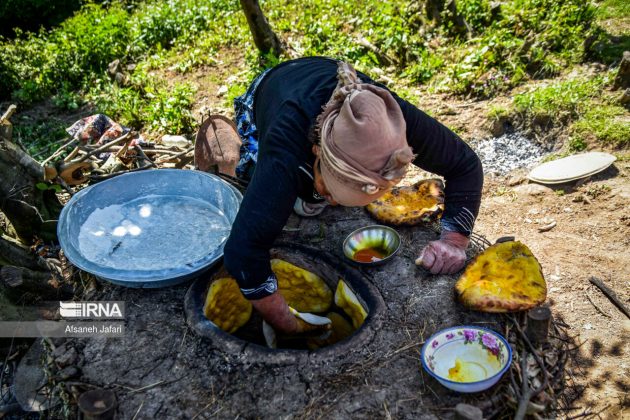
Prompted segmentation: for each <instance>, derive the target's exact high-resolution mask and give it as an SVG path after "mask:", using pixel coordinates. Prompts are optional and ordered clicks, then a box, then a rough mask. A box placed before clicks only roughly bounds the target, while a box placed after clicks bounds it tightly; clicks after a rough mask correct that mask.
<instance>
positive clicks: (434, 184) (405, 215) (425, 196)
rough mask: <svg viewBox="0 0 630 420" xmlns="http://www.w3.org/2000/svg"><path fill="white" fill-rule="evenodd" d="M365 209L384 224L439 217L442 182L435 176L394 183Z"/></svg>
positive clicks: (441, 203) (442, 201)
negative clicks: (414, 182) (401, 183)
mask: <svg viewBox="0 0 630 420" xmlns="http://www.w3.org/2000/svg"><path fill="white" fill-rule="evenodd" d="M366 209H367V211H368V212H369V213H370V214H371V215H372V217H374V218H375V219H376V220H378V221H379V222H381V223H385V224H388V225H394V226H401V225H407V226H414V225H418V224H421V223H428V222H431V221H434V220H436V219H438V218H440V217H441V215H442V212H443V211H444V185H443V184H442V181H440V180H438V179H424V180H422V181H419V182H417V183H416V184H414V185H412V186H410V187H394V188H392V190H391V191H390V192H388V193H386V194H385V195H383V196H382V197H381V198H379V199H378V200H376V201H374V202H372V203H370V204H368V205H367V206H366Z"/></svg>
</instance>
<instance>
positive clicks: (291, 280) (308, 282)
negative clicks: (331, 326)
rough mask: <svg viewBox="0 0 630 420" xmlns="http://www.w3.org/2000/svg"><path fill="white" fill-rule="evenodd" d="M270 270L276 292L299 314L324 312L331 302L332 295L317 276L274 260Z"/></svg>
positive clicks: (287, 263) (285, 262)
mask: <svg viewBox="0 0 630 420" xmlns="http://www.w3.org/2000/svg"><path fill="white" fill-rule="evenodd" d="M271 270H272V271H273V272H274V274H275V275H276V278H277V279H278V291H279V292H280V294H281V295H282V297H284V299H285V300H286V301H287V304H288V305H289V306H291V307H292V308H295V309H296V310H297V311H299V312H315V313H321V312H326V311H327V310H328V309H329V308H330V305H331V304H332V300H333V293H332V290H330V287H328V285H327V284H326V282H325V281H324V280H323V279H322V278H321V277H319V276H318V275H317V274H314V273H311V272H310V271H307V270H305V269H303V268H300V267H298V266H295V265H293V264H291V263H289V262H287V261H284V260H281V259H277V258H274V259H272V260H271Z"/></svg>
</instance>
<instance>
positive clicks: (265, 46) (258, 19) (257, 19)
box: [240, 0, 282, 57]
mask: <svg viewBox="0 0 630 420" xmlns="http://www.w3.org/2000/svg"><path fill="white" fill-rule="evenodd" d="M240 2H241V7H242V8H243V12H245V17H246V18H247V23H248V25H249V29H250V30H251V32H252V35H253V36H254V44H256V47H257V48H258V50H260V52H262V53H263V54H267V53H269V52H271V53H272V54H273V55H275V56H276V57H279V56H280V54H282V44H281V43H280V40H279V39H278V37H277V36H276V34H275V33H274V32H273V30H272V29H271V26H269V22H267V19H266V18H265V15H264V14H263V12H262V10H261V9H260V5H259V4H258V0H240Z"/></svg>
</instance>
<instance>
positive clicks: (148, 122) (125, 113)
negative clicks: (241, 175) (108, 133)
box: [88, 80, 194, 135]
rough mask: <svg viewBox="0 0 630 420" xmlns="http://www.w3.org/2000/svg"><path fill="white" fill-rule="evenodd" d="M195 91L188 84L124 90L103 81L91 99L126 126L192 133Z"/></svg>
mask: <svg viewBox="0 0 630 420" xmlns="http://www.w3.org/2000/svg"><path fill="white" fill-rule="evenodd" d="M193 95H194V90H193V89H192V87H190V86H189V85H187V84H175V85H174V86H173V87H171V88H169V87H167V86H164V85H155V84H153V83H147V84H146V85H143V86H142V87H141V88H138V86H130V87H120V86H117V85H116V84H115V83H112V82H110V81H105V80H99V81H98V83H97V84H96V85H95V87H94V89H93V90H92V91H90V93H89V94H88V97H89V98H90V100H92V101H93V103H94V105H95V107H96V110H97V111H98V112H101V113H104V114H106V115H108V116H110V117H112V118H114V119H115V120H116V121H118V122H120V123H121V124H123V125H126V126H129V127H132V128H136V129H140V128H142V127H144V128H145V129H146V130H147V131H148V132H149V133H150V134H155V135H158V134H167V133H168V134H173V133H183V134H191V133H192V131H193V125H194V118H193V116H192V112H191V110H190V108H191V106H192V102H193Z"/></svg>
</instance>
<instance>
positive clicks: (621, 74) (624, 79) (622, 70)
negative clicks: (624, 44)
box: [613, 51, 630, 89]
mask: <svg viewBox="0 0 630 420" xmlns="http://www.w3.org/2000/svg"><path fill="white" fill-rule="evenodd" d="M629 87H630V51H624V53H623V56H622V57H621V63H619V68H618V69H617V76H615V82H614V84H613V89H627V88H629Z"/></svg>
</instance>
